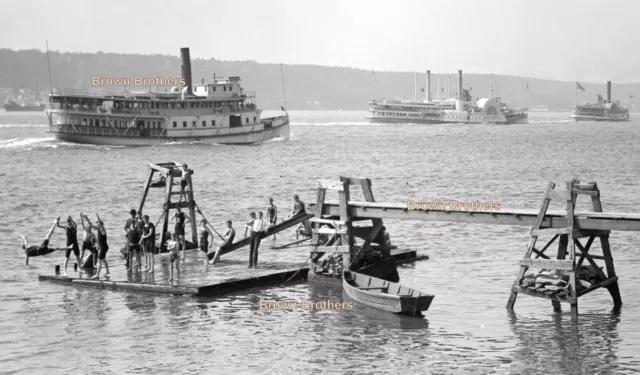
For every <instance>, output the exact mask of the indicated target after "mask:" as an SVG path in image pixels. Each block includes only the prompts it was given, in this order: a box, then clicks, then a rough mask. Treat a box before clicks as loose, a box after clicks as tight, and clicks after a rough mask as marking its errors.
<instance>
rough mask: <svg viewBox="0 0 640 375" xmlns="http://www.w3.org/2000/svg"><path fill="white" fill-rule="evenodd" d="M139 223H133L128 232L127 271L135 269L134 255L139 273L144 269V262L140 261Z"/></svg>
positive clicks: (130, 224)
mask: <svg viewBox="0 0 640 375" xmlns="http://www.w3.org/2000/svg"><path fill="white" fill-rule="evenodd" d="M138 227H139V226H138V222H137V221H131V222H130V223H129V228H128V230H127V244H128V245H127V246H128V247H129V267H128V268H127V271H130V270H131V269H132V268H133V255H134V254H135V256H136V260H137V266H138V271H140V270H141V268H142V261H141V259H140V245H139V242H140V232H139V230H138Z"/></svg>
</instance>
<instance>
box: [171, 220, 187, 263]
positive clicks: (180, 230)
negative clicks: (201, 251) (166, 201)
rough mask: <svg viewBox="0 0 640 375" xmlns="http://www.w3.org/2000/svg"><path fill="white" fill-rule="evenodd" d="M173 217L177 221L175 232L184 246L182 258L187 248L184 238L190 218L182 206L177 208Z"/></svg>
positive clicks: (182, 246)
mask: <svg viewBox="0 0 640 375" xmlns="http://www.w3.org/2000/svg"><path fill="white" fill-rule="evenodd" d="M171 218H172V219H175V222H176V225H175V227H174V231H173V232H174V234H176V235H177V236H178V242H179V243H180V245H181V248H182V256H181V257H180V259H183V258H184V251H185V250H186V248H187V243H186V241H185V239H184V225H185V224H186V223H188V222H189V219H188V218H187V217H186V215H185V214H184V212H182V210H181V209H180V207H178V208H177V209H176V212H174V213H173V216H172V217H171Z"/></svg>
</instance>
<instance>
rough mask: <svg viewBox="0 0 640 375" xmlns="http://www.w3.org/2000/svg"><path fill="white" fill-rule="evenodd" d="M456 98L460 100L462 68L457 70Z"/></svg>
mask: <svg viewBox="0 0 640 375" xmlns="http://www.w3.org/2000/svg"><path fill="white" fill-rule="evenodd" d="M458 99H460V100H462V70H458Z"/></svg>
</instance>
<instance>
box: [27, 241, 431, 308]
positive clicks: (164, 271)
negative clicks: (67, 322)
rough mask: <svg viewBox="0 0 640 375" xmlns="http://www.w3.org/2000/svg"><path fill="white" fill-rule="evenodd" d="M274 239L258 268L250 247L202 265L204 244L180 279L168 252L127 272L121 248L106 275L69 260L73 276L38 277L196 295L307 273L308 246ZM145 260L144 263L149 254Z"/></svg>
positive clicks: (181, 263) (182, 265) (400, 255)
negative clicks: (252, 264)
mask: <svg viewBox="0 0 640 375" xmlns="http://www.w3.org/2000/svg"><path fill="white" fill-rule="evenodd" d="M265 242H267V241H263V244H265ZM270 245H271V244H269V246H265V247H263V248H261V249H260V253H259V259H258V267H257V268H256V269H253V268H247V266H248V263H249V259H248V258H249V255H248V249H247V250H245V251H242V250H240V251H236V252H233V253H229V254H226V255H224V256H223V257H221V258H220V261H219V262H218V263H216V265H214V266H212V265H209V270H208V271H201V270H200V269H201V268H202V266H203V263H202V253H201V252H200V251H198V250H187V251H186V252H185V258H184V259H180V260H178V261H177V264H178V267H177V269H176V268H174V279H173V280H169V278H170V268H169V267H170V262H169V254H168V253H165V254H159V255H156V257H155V258H156V265H155V272H153V273H147V272H139V271H137V270H132V271H129V272H127V271H126V269H125V259H124V257H122V256H121V254H120V253H119V252H114V253H115V254H109V255H110V256H108V257H107V260H108V262H109V270H110V273H111V275H110V276H109V277H108V278H105V277H104V273H105V270H104V269H103V270H102V271H101V275H100V279H99V280H91V277H92V276H93V275H94V274H95V270H93V269H90V270H85V271H83V272H80V273H79V272H74V271H73V268H72V266H71V265H69V270H68V272H67V274H68V277H65V276H62V275H56V274H55V270H54V268H52V269H51V273H50V274H43V275H39V276H38V279H39V280H40V281H49V282H55V283H62V284H67V285H73V286H80V287H91V288H99V289H111V290H129V291H135V292H149V293H164V294H174V295H194V296H216V295H220V294H225V293H233V292H238V291H241V290H244V289H249V288H255V287H268V286H278V285H284V284H285V283H294V282H300V281H304V280H306V279H307V274H308V271H309V263H308V262H307V263H305V261H307V260H308V258H309V248H308V247H302V248H287V249H280V250H276V249H271V248H270ZM392 255H394V257H396V258H397V259H398V261H403V262H406V261H413V260H416V259H423V258H419V257H418V258H417V254H416V252H415V251H413V250H404V251H403V250H393V251H392ZM427 258H428V257H427ZM142 265H143V269H144V259H142ZM134 269H135V266H134Z"/></svg>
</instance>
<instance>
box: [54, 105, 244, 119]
mask: <svg viewBox="0 0 640 375" xmlns="http://www.w3.org/2000/svg"><path fill="white" fill-rule="evenodd" d="M47 108H48V109H60V110H64V111H65V112H68V113H78V114H98V115H104V114H107V115H111V114H117V115H118V114H119V115H142V116H162V117H166V116H178V115H179V116H190V115H203V114H211V113H213V114H234V113H246V112H254V111H256V110H257V108H256V107H255V106H252V107H204V108H113V107H111V108H103V107H101V106H98V107H94V106H88V107H86V108H83V107H79V108H76V107H73V106H66V107H64V106H62V105H61V104H60V103H49V105H48V106H47Z"/></svg>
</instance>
